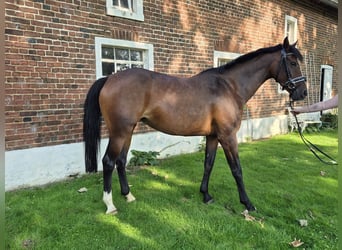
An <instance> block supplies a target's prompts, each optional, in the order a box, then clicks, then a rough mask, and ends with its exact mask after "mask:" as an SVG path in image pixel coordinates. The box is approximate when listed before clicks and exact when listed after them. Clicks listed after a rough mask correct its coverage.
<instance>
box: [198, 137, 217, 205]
mask: <svg viewBox="0 0 342 250" xmlns="http://www.w3.org/2000/svg"><path fill="white" fill-rule="evenodd" d="M217 144H218V140H217V137H216V136H215V137H214V136H207V137H206V145H205V159H204V174H203V179H202V183H201V188H200V191H201V193H202V194H203V202H204V203H211V202H213V198H212V197H211V196H210V195H209V192H208V186H209V178H210V173H211V170H212V168H213V165H214V161H215V156H216V150H217Z"/></svg>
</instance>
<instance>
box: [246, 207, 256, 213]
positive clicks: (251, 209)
mask: <svg viewBox="0 0 342 250" xmlns="http://www.w3.org/2000/svg"><path fill="white" fill-rule="evenodd" d="M247 210H248V212H253V211H257V209H256V207H254V206H250V207H249V208H247Z"/></svg>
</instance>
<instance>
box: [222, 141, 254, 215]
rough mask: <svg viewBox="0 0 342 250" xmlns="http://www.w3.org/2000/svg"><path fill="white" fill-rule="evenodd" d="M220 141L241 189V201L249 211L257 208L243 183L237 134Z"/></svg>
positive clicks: (239, 189)
mask: <svg viewBox="0 0 342 250" xmlns="http://www.w3.org/2000/svg"><path fill="white" fill-rule="evenodd" d="M220 143H221V145H222V148H223V150H224V153H225V156H226V159H227V162H228V164H229V167H230V169H231V172H232V175H233V176H234V179H235V181H236V184H237V188H238V191H239V197H240V202H241V203H242V204H244V205H245V207H246V209H247V210H248V211H254V210H256V209H255V207H254V206H253V205H252V203H251V201H250V200H249V198H248V196H247V193H246V190H245V186H244V183H243V177H242V169H241V165H240V159H239V154H238V143H237V139H236V135H231V136H229V137H228V138H224V139H220Z"/></svg>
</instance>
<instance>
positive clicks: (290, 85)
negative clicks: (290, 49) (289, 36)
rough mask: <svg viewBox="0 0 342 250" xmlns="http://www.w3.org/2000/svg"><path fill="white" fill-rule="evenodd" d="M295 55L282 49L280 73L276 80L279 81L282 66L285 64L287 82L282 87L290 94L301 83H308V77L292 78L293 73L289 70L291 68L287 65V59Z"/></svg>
mask: <svg viewBox="0 0 342 250" xmlns="http://www.w3.org/2000/svg"><path fill="white" fill-rule="evenodd" d="M290 55H293V53H286V51H285V49H284V48H282V50H281V59H280V64H279V68H278V73H277V76H276V80H277V81H278V76H279V73H280V70H281V65H282V64H284V66H285V72H286V75H287V81H286V82H285V83H284V84H283V85H282V89H283V90H284V89H287V90H289V91H290V92H293V91H294V90H296V88H297V87H298V85H299V83H301V82H305V81H306V77H305V76H298V77H295V78H292V74H291V71H290V70H289V67H288V65H287V62H286V57H287V56H290Z"/></svg>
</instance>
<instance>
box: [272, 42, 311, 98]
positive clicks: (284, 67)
mask: <svg viewBox="0 0 342 250" xmlns="http://www.w3.org/2000/svg"><path fill="white" fill-rule="evenodd" d="M296 43H297V42H296ZM296 43H294V44H292V45H290V44H289V40H288V38H287V37H286V38H285V39H284V42H283V48H282V50H281V57H280V63H279V65H278V72H277V74H276V77H275V79H276V81H277V82H278V83H279V84H280V85H281V86H282V87H283V89H286V90H287V91H288V92H289V94H290V97H291V99H292V100H294V101H296V100H303V99H304V98H305V97H306V96H307V93H308V92H307V89H306V84H305V82H306V77H305V76H302V72H301V71H300V67H299V64H298V60H299V61H302V60H303V56H302V55H301V54H300V52H299V50H298V49H297V48H296Z"/></svg>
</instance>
